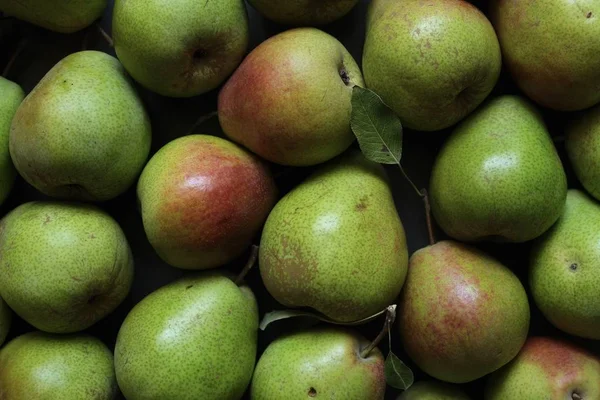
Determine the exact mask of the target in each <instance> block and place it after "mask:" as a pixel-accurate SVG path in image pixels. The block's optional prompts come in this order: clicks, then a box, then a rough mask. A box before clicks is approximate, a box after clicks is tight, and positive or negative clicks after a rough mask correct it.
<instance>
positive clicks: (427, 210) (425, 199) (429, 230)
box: [398, 163, 435, 245]
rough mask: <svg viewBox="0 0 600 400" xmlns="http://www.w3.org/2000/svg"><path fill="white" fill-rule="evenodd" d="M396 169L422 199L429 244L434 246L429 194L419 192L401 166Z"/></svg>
mask: <svg viewBox="0 0 600 400" xmlns="http://www.w3.org/2000/svg"><path fill="white" fill-rule="evenodd" d="M398 167H399V168H400V172H402V175H404V179H406V180H407V181H408V183H410V186H412V188H413V189H414V191H415V192H416V193H417V195H419V197H421V198H422V199H423V204H424V205H425V220H426V221H427V222H426V223H427V233H428V234H429V244H431V245H433V244H435V236H434V235H433V224H432V222H431V203H429V194H428V193H427V189H425V188H423V189H421V190H419V188H417V185H415V184H414V182H413V181H412V179H410V177H409V176H408V174H407V173H406V171H404V168H402V165H401V164H400V163H398Z"/></svg>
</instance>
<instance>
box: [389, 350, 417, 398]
mask: <svg viewBox="0 0 600 400" xmlns="http://www.w3.org/2000/svg"><path fill="white" fill-rule="evenodd" d="M385 381H386V382H387V384H388V385H390V386H391V387H393V388H396V389H401V390H406V389H408V388H409V387H411V386H412V384H413V382H414V381H415V376H414V374H413V372H412V370H411V369H410V368H408V367H407V366H406V364H404V363H403V362H402V360H400V359H399V358H398V357H397V356H396V355H395V354H394V353H393V352H392V351H391V350H390V352H389V353H388V355H387V357H386V359H385Z"/></svg>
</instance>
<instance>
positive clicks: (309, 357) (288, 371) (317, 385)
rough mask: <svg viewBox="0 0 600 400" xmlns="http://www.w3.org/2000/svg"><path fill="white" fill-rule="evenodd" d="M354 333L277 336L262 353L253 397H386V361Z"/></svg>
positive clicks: (260, 399) (270, 399)
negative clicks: (365, 354)
mask: <svg viewBox="0 0 600 400" xmlns="http://www.w3.org/2000/svg"><path fill="white" fill-rule="evenodd" d="M369 344H370V342H369V341H368V340H366V339H365V338H363V337H362V336H360V335H358V334H357V333H355V332H354V331H351V330H347V329H341V328H333V327H331V326H329V327H318V328H313V329H309V330H303V331H299V332H295V333H291V334H288V335H285V336H282V337H280V338H278V339H275V341H274V342H272V343H271V344H270V345H269V347H267V349H266V350H265V352H264V353H263V354H262V356H261V358H260V360H259V361H258V364H257V365H256V370H255V372H254V377H253V378H252V386H251V389H250V398H251V399H252V400H281V399H286V400H304V399H311V398H316V399H320V398H323V399H327V400H349V399H352V400H383V397H384V394H385V375H384V361H383V356H382V355H381V352H380V351H379V349H377V348H375V349H373V350H372V351H371V352H370V353H369V354H368V355H367V356H366V357H365V358H362V357H361V356H360V352H361V350H362V349H364V348H366V347H367V346H368V345H369Z"/></svg>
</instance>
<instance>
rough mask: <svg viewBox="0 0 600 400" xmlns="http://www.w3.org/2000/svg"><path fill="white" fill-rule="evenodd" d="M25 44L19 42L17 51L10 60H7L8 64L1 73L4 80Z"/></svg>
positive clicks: (22, 41)
mask: <svg viewBox="0 0 600 400" xmlns="http://www.w3.org/2000/svg"><path fill="white" fill-rule="evenodd" d="M26 43H27V42H26V41H25V40H21V42H20V43H19V45H18V46H17V49H16V50H15V52H14V53H13V55H12V57H11V58H10V60H8V63H7V64H6V66H5V67H4V70H3V71H2V76H3V77H4V78H6V77H7V76H8V73H9V72H10V69H11V68H12V66H13V64H14V63H15V61H16V60H17V57H18V56H19V54H21V51H23V49H24V48H25V44H26Z"/></svg>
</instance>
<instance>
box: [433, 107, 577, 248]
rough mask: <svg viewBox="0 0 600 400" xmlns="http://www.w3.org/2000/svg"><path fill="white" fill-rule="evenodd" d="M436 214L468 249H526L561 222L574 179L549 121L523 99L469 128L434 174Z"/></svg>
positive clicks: (446, 150) (480, 115) (445, 151)
mask: <svg viewBox="0 0 600 400" xmlns="http://www.w3.org/2000/svg"><path fill="white" fill-rule="evenodd" d="M430 185H431V186H430V194H431V210H432V212H433V215H434V217H435V219H436V220H437V222H438V224H439V225H440V227H441V228H442V229H443V230H444V231H445V232H446V233H447V234H448V235H449V236H451V237H453V238H455V239H458V240H462V241H481V240H492V241H499V242H525V241H528V240H531V239H534V238H536V237H538V236H540V235H541V234H542V233H544V232H545V231H546V230H547V229H548V228H550V226H551V225H552V224H553V223H554V222H556V220H557V219H558V217H560V214H561V213H562V209H563V207H564V204H565V199H566V195H567V178H566V175H565V172H564V170H563V166H562V163H561V161H560V158H559V157H558V154H557V152H556V149H555V147H554V143H553V142H552V139H551V138H550V135H549V134H548V131H547V130H546V127H545V125H544V122H543V120H542V117H541V116H540V115H539V114H538V112H537V111H536V109H535V108H534V107H533V106H532V105H531V104H530V103H529V102H527V101H525V100H524V99H522V98H519V97H517V96H502V97H498V98H495V99H493V100H491V101H490V102H489V103H487V104H486V105H484V106H482V107H481V108H479V109H478V110H477V111H476V112H475V113H474V114H473V115H471V116H470V117H469V118H467V119H466V120H465V121H463V123H461V124H460V125H459V126H458V127H457V128H456V129H455V131H454V132H453V133H452V135H451V136H450V137H449V138H448V140H447V141H446V143H445V144H444V146H443V148H442V149H441V151H440V153H439V154H438V156H437V159H436V161H435V163H434V166H433V172H432V175H431V182H430Z"/></svg>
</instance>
